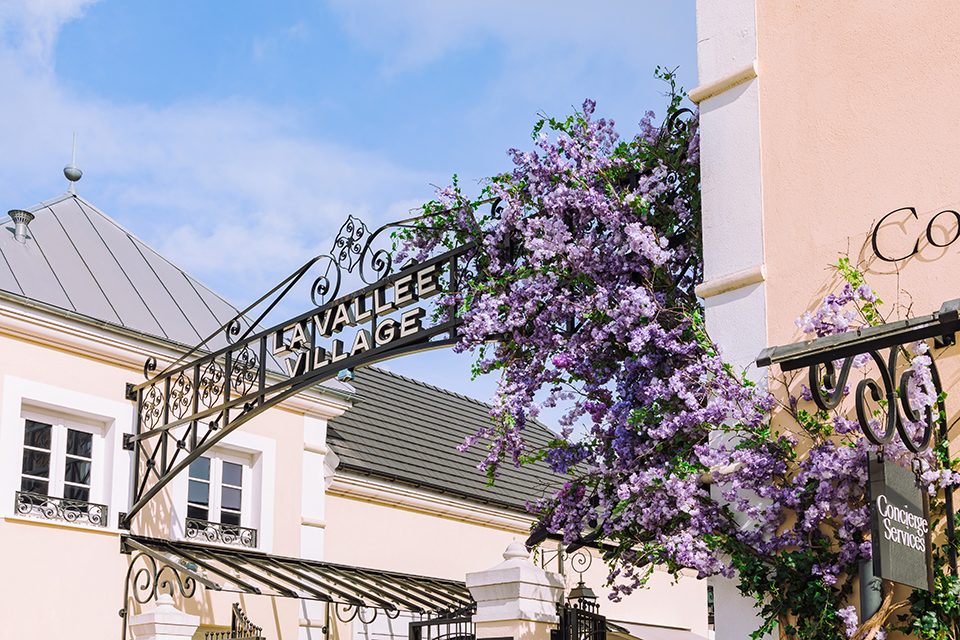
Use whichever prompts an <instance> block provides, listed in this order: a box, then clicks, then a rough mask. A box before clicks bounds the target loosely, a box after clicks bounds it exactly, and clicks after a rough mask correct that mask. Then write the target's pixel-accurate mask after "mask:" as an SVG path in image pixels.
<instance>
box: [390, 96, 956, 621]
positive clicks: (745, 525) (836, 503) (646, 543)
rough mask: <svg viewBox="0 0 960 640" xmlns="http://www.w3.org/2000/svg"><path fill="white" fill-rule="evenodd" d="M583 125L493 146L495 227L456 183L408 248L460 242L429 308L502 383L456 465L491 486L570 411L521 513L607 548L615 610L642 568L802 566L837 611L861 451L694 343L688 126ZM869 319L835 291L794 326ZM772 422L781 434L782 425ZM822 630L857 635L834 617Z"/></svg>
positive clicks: (848, 435) (854, 290)
mask: <svg viewBox="0 0 960 640" xmlns="http://www.w3.org/2000/svg"><path fill="white" fill-rule="evenodd" d="M594 109H595V105H594V104H593V103H592V102H591V101H587V102H586V103H584V105H583V112H582V113H580V114H578V115H577V116H575V117H573V118H571V119H569V120H567V121H565V122H557V121H550V123H549V125H550V126H549V127H548V129H550V130H552V131H553V133H554V136H553V137H550V136H549V135H547V133H545V132H543V131H542V130H541V127H542V125H543V123H541V126H538V129H537V131H538V135H537V136H536V137H535V149H533V150H531V151H520V150H511V152H510V157H511V158H512V160H513V163H514V168H513V170H512V171H511V172H510V173H507V174H504V175H500V176H497V177H495V178H493V179H492V180H491V181H490V183H489V184H488V185H487V187H486V189H485V194H484V195H485V196H488V197H489V198H493V199H496V201H497V203H498V206H497V207H496V209H495V212H494V213H493V214H487V213H484V211H485V210H484V208H483V207H481V206H480V203H477V202H473V201H471V200H469V199H468V198H466V197H464V196H463V195H462V193H461V192H460V191H459V189H458V188H456V186H454V187H452V188H449V189H444V190H442V191H440V192H439V194H438V199H437V201H436V202H434V203H431V204H430V205H428V206H427V207H426V214H427V217H426V218H425V219H427V220H429V224H424V225H422V226H421V227H420V228H419V229H417V230H416V231H415V232H413V233H411V234H410V235H409V236H408V237H407V239H406V240H407V245H406V246H405V247H404V251H405V252H406V253H407V254H408V255H413V256H415V257H418V258H423V257H425V256H428V255H430V254H431V253H433V252H435V251H438V250H441V249H443V248H444V247H450V246H453V245H455V244H459V243H464V242H467V241H475V242H476V243H477V246H478V249H477V252H476V254H475V255H474V256H473V269H472V271H471V272H470V273H469V274H466V277H465V280H467V281H468V282H469V285H468V286H467V287H466V289H465V291H463V292H461V293H459V294H457V295H456V299H454V300H451V299H450V298H449V297H448V298H447V299H445V300H443V301H441V302H442V304H444V305H447V304H449V303H450V302H455V303H456V304H457V305H458V306H459V307H460V308H461V309H462V318H463V325H462V329H461V332H460V341H459V343H458V344H457V346H456V349H457V350H459V351H475V352H477V353H478V363H477V365H476V368H477V371H478V372H480V373H490V372H494V371H496V372H499V374H500V382H499V389H498V394H497V398H496V400H495V403H494V405H493V409H492V412H491V417H492V420H491V423H490V425H489V426H488V428H486V429H484V430H483V431H481V432H480V433H477V434H475V435H474V436H472V437H471V438H469V439H468V440H467V441H466V442H465V443H464V445H463V448H464V449H466V448H469V447H472V446H474V445H475V444H477V443H478V442H480V441H483V442H485V443H486V444H487V446H488V451H487V456H486V458H485V460H484V461H483V463H482V465H481V467H482V469H483V470H485V471H487V472H488V473H490V474H491V475H493V474H495V472H496V469H497V466H498V465H499V464H501V463H502V461H504V460H507V461H512V462H513V463H515V464H519V463H520V462H521V461H522V460H523V459H524V455H525V454H527V453H530V452H528V451H526V450H525V443H524V440H523V437H522V434H523V429H524V426H525V424H526V423H527V421H528V420H530V419H532V418H535V417H536V416H537V414H538V412H539V410H540V407H542V406H558V405H563V406H567V407H568V410H567V411H566V413H565V415H564V416H563V418H562V420H561V424H562V427H563V434H562V437H560V438H558V439H557V440H555V441H554V442H552V443H551V444H550V445H548V446H547V448H546V450H545V451H542V452H538V453H539V454H540V455H539V457H540V458H541V459H543V460H545V461H546V462H547V463H548V464H549V465H550V466H551V468H552V469H553V470H554V471H555V472H556V473H558V474H561V475H563V476H564V477H565V480H566V481H565V482H564V483H563V484H562V486H561V487H560V489H559V490H558V491H557V493H556V494H555V495H554V496H552V497H550V498H548V499H545V500H541V501H539V502H537V503H536V504H534V505H532V507H531V508H532V510H533V511H534V512H535V513H536V514H537V515H538V517H539V519H540V522H541V524H543V525H545V526H546V527H547V528H548V529H549V530H550V531H552V532H556V533H560V534H562V535H563V538H564V540H565V541H567V542H572V541H575V540H577V539H579V538H580V537H581V536H584V535H591V534H592V535H596V536H602V537H603V538H604V539H606V540H608V541H611V542H612V543H613V544H614V545H615V546H617V547H618V551H617V552H616V553H613V554H611V553H609V552H608V555H607V557H606V558H605V559H606V560H607V562H608V564H609V566H610V569H611V573H610V583H611V585H612V587H613V597H618V596H619V595H623V594H627V593H630V592H631V591H632V590H634V589H636V588H637V587H639V586H641V585H643V584H644V582H645V580H646V578H647V577H648V576H649V571H650V568H651V567H653V566H654V565H663V566H666V567H667V568H669V569H671V570H673V571H679V570H681V569H692V570H695V571H696V572H697V573H698V575H699V576H701V577H703V576H709V575H716V574H723V575H727V576H733V575H735V573H736V570H737V568H738V567H742V566H746V565H745V563H749V562H751V561H753V560H756V559H762V561H763V562H768V563H774V562H775V561H776V559H777V558H779V557H781V556H782V557H786V556H787V554H792V553H797V552H804V553H809V554H813V556H814V557H815V562H814V563H813V564H812V565H811V567H812V568H811V569H810V571H809V574H808V575H805V576H801V577H800V578H799V579H800V580H802V581H809V580H819V581H821V583H822V584H823V585H825V588H826V589H828V590H829V589H834V591H835V593H836V598H837V608H838V609H839V606H840V603H842V597H843V596H842V593H843V589H842V586H843V584H844V583H845V581H848V580H849V578H850V576H851V575H853V573H855V570H856V566H857V563H858V562H859V561H861V560H863V559H868V558H869V557H870V544H869V542H868V541H867V538H866V536H867V534H868V530H869V522H868V519H869V513H868V509H867V506H866V503H865V495H864V490H865V487H866V484H867V477H866V474H867V469H866V464H865V459H866V456H865V453H866V452H867V451H868V450H869V448H870V447H869V445H868V443H867V441H866V440H865V439H864V438H863V436H862V434H861V433H860V431H859V427H858V425H857V423H856V422H854V421H853V420H851V419H849V418H848V417H847V416H845V415H844V414H842V413H837V414H835V415H827V414H826V413H825V412H816V411H814V412H813V413H812V414H811V413H810V412H808V411H805V410H804V408H803V407H808V408H809V405H808V404H807V402H809V401H810V400H812V395H811V394H812V393H813V391H811V390H810V389H804V390H803V391H802V393H801V398H800V399H798V398H793V397H791V398H790V402H789V405H788V406H787V407H784V409H785V410H784V411H780V412H776V411H775V408H776V407H777V406H778V404H777V402H776V400H775V398H774V397H773V396H772V395H771V394H769V393H768V392H766V391H765V390H764V389H763V388H761V387H758V386H755V385H753V384H751V383H750V382H749V381H747V380H746V379H744V377H743V376H742V375H740V374H739V373H737V372H735V371H733V370H732V369H731V368H730V367H729V366H728V365H727V364H725V363H724V361H723V359H722V357H721V355H720V353H719V350H718V348H717V347H716V346H715V345H714V344H713V343H712V342H711V340H710V339H709V337H708V336H707V333H706V330H705V327H704V323H703V321H702V317H701V313H700V307H699V302H698V301H697V299H696V296H695V294H694V291H693V287H694V285H695V284H696V282H697V281H698V274H699V273H702V271H701V269H702V259H701V258H700V253H699V251H700V249H699V246H697V244H698V242H699V241H698V237H699V236H698V226H697V225H698V224H699V212H698V211H697V210H696V208H697V207H698V206H699V204H698V203H699V168H698V157H699V137H698V133H697V122H696V118H695V117H693V118H691V119H690V120H689V121H687V123H686V126H685V127H683V128H682V129H679V130H678V131H679V133H678V132H677V131H674V130H672V129H671V128H670V127H666V126H663V127H656V126H654V124H653V115H652V114H647V115H646V116H645V117H644V119H643V121H642V122H641V126H640V134H639V135H638V136H637V137H636V138H635V139H633V140H630V141H620V140H619V138H618V136H617V133H616V132H615V130H614V126H613V122H612V121H607V120H604V119H597V118H594ZM516 247H520V250H519V251H518V250H516ZM511 248H513V249H511ZM877 304H879V300H878V299H877V297H876V295H875V293H874V292H873V291H872V290H871V289H870V287H868V286H867V285H865V284H862V283H861V282H853V283H848V284H847V285H846V286H844V287H843V288H842V290H841V291H840V292H839V293H836V294H831V295H828V296H827V297H826V298H825V299H824V301H823V303H822V304H821V305H820V306H819V308H817V309H816V310H814V311H812V312H809V313H805V314H804V315H803V316H802V317H801V318H799V319H798V321H797V324H798V326H799V327H801V328H802V329H803V331H804V332H806V333H809V334H811V335H813V336H818V337H822V336H827V335H833V334H836V333H840V332H843V331H847V330H849V329H851V328H855V327H856V326H858V325H859V324H861V323H862V322H863V321H864V319H866V320H869V319H870V318H872V317H873V316H871V315H870V314H871V313H873V309H874V307H875V306H876V305H877ZM864 309H867V313H864ZM491 336H497V341H496V342H495V343H493V344H491V343H490V342H489V340H490V337H491ZM913 351H914V353H913V357H912V360H911V364H910V367H911V372H912V375H911V376H910V380H911V384H910V388H909V389H908V393H909V397H910V400H911V406H913V407H914V408H915V409H917V410H918V411H919V412H921V413H922V412H923V411H935V407H936V401H937V399H936V397H935V391H934V390H933V385H932V381H931V378H930V370H929V365H930V358H929V354H927V352H926V347H925V345H916V346H915V347H914V350H913ZM858 364H863V363H862V362H859V363H858ZM817 392H819V390H817ZM790 415H792V416H793V417H794V418H796V422H797V426H796V427H794V426H791V427H790V428H787V427H785V426H784V425H783V419H784V418H785V417H788V416H790ZM575 434H576V435H575ZM887 453H889V454H890V455H900V454H901V453H902V452H897V451H893V450H889V451H887ZM920 471H921V472H922V474H923V475H922V477H923V480H924V481H926V482H928V483H930V485H931V486H933V485H934V484H935V483H936V484H938V485H940V486H943V485H949V484H955V483H956V482H957V480H958V479H960V477H958V476H957V474H955V473H953V472H952V471H943V470H940V469H939V468H938V467H937V465H936V464H935V460H934V459H933V458H932V457H929V458H927V459H925V460H924V461H923V463H922V465H921V467H920ZM770 566H773V565H772V564H770ZM784 590H785V591H786V590H788V589H784ZM763 598H764V594H762V593H761V594H759V595H758V599H759V600H763ZM838 614H839V616H840V619H841V620H842V621H843V622H844V624H846V626H847V628H848V630H849V629H850V625H852V624H853V625H855V617H853V618H851V615H852V614H851V613H850V610H849V609H840V610H839V611H838Z"/></svg>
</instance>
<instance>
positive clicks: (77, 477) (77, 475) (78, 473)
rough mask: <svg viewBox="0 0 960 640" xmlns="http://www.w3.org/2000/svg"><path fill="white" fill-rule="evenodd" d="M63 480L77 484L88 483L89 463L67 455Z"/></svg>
mask: <svg viewBox="0 0 960 640" xmlns="http://www.w3.org/2000/svg"><path fill="white" fill-rule="evenodd" d="M64 480H66V481H67V482H76V483H78V484H86V485H89V484H90V463H89V462H88V461H87V460H81V459H79V458H71V457H69V456H68V457H67V468H66V472H65V473H64Z"/></svg>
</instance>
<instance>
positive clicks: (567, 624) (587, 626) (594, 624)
mask: <svg viewBox="0 0 960 640" xmlns="http://www.w3.org/2000/svg"><path fill="white" fill-rule="evenodd" d="M599 609H600V607H599V606H598V605H597V604H596V603H591V602H583V601H581V602H577V603H574V604H560V605H557V615H558V616H560V625H559V627H558V628H557V629H552V630H551V631H550V640H607V619H606V618H605V617H604V616H602V615H600V612H599Z"/></svg>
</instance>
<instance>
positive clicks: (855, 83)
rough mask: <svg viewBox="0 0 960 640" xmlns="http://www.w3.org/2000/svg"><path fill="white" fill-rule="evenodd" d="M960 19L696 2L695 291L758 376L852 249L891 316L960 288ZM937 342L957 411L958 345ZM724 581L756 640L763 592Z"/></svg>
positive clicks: (941, 14) (939, 8) (862, 8)
mask: <svg viewBox="0 0 960 640" xmlns="http://www.w3.org/2000/svg"><path fill="white" fill-rule="evenodd" d="M958 25H960V7H958V6H957V5H956V4H955V3H948V2H923V3H917V2H881V3H876V2H860V1H856V2H842V3H836V2H814V1H801V2H773V1H755V0H733V1H731V2H714V1H712V0H698V2H697V31H698V37H697V40H698V47H697V48H698V61H699V77H700V86H699V87H698V88H697V89H695V90H694V91H692V92H691V94H690V95H691V98H692V99H693V100H694V101H695V102H697V103H698V104H699V107H700V113H701V127H702V129H701V141H702V152H701V163H702V171H703V215H704V255H705V262H706V264H705V282H704V283H703V285H702V286H701V287H700V290H699V291H700V294H701V296H702V297H703V298H704V301H705V304H706V308H707V323H708V327H709V329H710V332H711V334H712V336H713V337H714V339H715V340H717V341H718V342H719V343H720V345H721V346H722V348H723V350H724V354H725V356H726V357H727V359H729V360H730V361H732V362H734V363H736V364H737V365H739V366H741V367H744V368H747V370H748V371H751V372H752V374H753V375H755V376H757V377H758V378H763V377H764V376H765V372H764V371H758V370H757V369H756V368H754V367H753V362H754V360H755V358H756V357H757V355H758V354H759V353H760V351H761V350H762V349H764V348H765V347H768V346H773V345H785V344H790V343H793V342H796V341H798V340H800V339H802V338H803V336H802V335H801V334H800V331H799V329H798V328H797V325H796V324H795V319H796V318H798V317H799V316H800V315H801V314H802V313H803V312H805V311H808V310H810V309H812V308H814V307H816V306H817V305H818V304H819V302H820V301H821V300H822V299H823V297H824V295H825V294H827V293H829V292H832V291H836V290H837V289H838V288H839V285H840V282H839V279H838V277H837V275H836V273H835V271H833V270H831V268H830V265H832V264H836V263H837V261H838V259H839V258H841V257H849V258H850V260H851V262H852V263H853V264H855V265H859V267H860V269H861V270H863V271H864V272H865V273H866V277H867V282H868V283H869V284H870V285H871V286H873V287H874V288H875V289H876V290H877V291H878V292H879V294H880V297H881V298H882V299H883V300H884V301H885V305H884V307H883V311H884V313H885V314H886V315H889V316H890V317H889V319H891V320H892V319H900V318H904V317H907V316H908V315H914V316H921V315H926V314H929V313H932V312H934V311H937V310H938V309H939V308H940V305H941V304H942V303H943V302H944V301H946V300H950V299H955V298H958V297H960V294H958V289H957V287H956V286H955V275H956V274H957V273H960V242H957V238H958V233H960V228H958V221H960V214H957V213H956V211H957V210H960V192H958V190H957V180H956V176H955V170H954V167H955V166H956V164H957V160H958V158H960V150H958V147H957V144H956V140H957V139H958V136H960V110H958V106H957V100H956V99H955V98H956V95H957V90H956V87H955V79H956V78H957V77H958V74H960V61H958V59H957V56H956V55H954V51H955V48H956V44H957V35H956V33H957V29H956V27H957V26H958ZM936 357H937V359H938V363H939V368H940V372H941V375H942V377H943V385H944V388H945V390H946V391H947V392H948V393H949V394H950V395H949V397H948V400H947V408H948V410H950V411H951V413H952V412H955V411H956V400H955V398H954V396H955V394H956V389H957V375H958V373H957V372H958V369H957V366H956V358H955V349H949V350H942V351H938V353H937V354H936ZM774 373H776V372H774ZM951 420H952V416H951ZM713 582H714V589H715V592H716V627H717V638H718V640H727V639H730V640H733V639H735V638H736V639H738V640H739V639H740V638H744V637H747V635H748V634H749V633H750V631H752V630H753V629H755V628H757V626H758V621H757V620H756V618H755V617H754V615H753V609H752V606H751V603H750V602H747V601H746V600H744V599H743V598H741V597H740V596H739V594H738V593H737V592H736V589H735V586H734V585H733V583H732V582H729V581H726V580H719V579H718V580H715V581H713Z"/></svg>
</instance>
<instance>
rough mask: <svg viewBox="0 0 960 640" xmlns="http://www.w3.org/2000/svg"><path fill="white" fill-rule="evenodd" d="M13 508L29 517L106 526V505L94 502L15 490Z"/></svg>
mask: <svg viewBox="0 0 960 640" xmlns="http://www.w3.org/2000/svg"><path fill="white" fill-rule="evenodd" d="M15 509H16V512H17V513H18V514H20V515H22V516H28V517H31V518H40V519H43V520H59V521H62V522H76V523H80V524H88V525H90V526H93V527H105V526H107V506H106V505H103V504H96V503H95V502H84V501H83V500H67V499H66V498H55V497H53V496H45V495H43V494H42V493H32V492H30V491H17V494H16V502H15Z"/></svg>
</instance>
